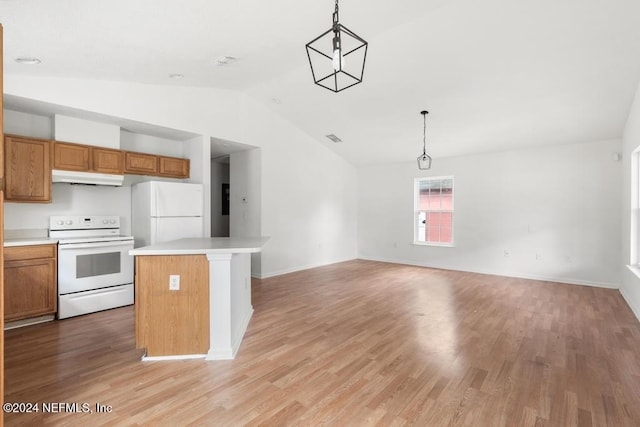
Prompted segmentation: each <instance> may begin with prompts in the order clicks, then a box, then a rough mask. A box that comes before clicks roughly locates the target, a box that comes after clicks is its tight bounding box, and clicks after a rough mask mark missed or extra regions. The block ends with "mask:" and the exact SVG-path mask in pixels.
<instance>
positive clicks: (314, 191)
mask: <svg viewBox="0 0 640 427" xmlns="http://www.w3.org/2000/svg"><path fill="white" fill-rule="evenodd" d="M4 91H5V93H6V94H8V95H14V96H18V97H23V98H28V99H32V100H36V101H41V102H44V103H50V104H54V105H62V106H65V107H69V108H72V109H76V110H83V111H88V112H93V113H98V114H103V115H107V116H110V117H113V118H122V119H124V120H133V121H136V122H141V123H146V124H150V125H155V126H162V127H165V128H170V129H176V130H179V131H185V132H188V133H190V134H197V135H203V138H204V139H206V141H207V142H206V143H204V145H206V149H208V148H209V146H210V144H209V142H208V141H210V139H209V138H210V137H216V138H219V139H224V140H228V141H234V142H239V143H243V144H248V145H252V146H255V147H260V148H262V150H261V175H260V182H261V185H262V196H261V206H260V213H261V215H262V220H261V231H262V234H263V235H265V236H270V237H271V240H270V241H269V242H268V243H267V245H266V246H265V248H264V251H263V254H262V263H261V269H260V275H261V276H262V277H267V276H271V275H275V274H280V273H284V272H288V271H295V270H299V269H302V268H309V267H314V266H318V265H323V264H329V263H333V262H338V261H344V260H348V259H353V258H355V257H356V254H357V247H356V245H357V241H356V214H357V212H356V197H357V194H356V192H357V174H356V171H355V168H354V167H353V166H351V165H350V164H349V163H347V162H346V161H345V160H344V159H342V158H340V157H339V156H338V155H336V154H335V153H333V152H332V151H330V150H329V149H328V148H326V147H324V146H323V145H321V144H319V143H318V142H317V141H315V140H314V139H312V138H310V137H309V136H308V135H306V134H305V133H303V132H301V131H300V130H299V129H298V128H296V127H295V126H293V125H291V124H290V123H289V122H286V121H285V120H283V119H282V118H281V117H280V116H278V115H277V114H275V113H273V112H272V111H271V110H269V109H267V108H266V107H264V106H263V105H262V104H259V103H257V102H256V101H254V100H253V99H252V98H250V97H248V96H245V95H243V94H240V93H238V92H233V91H225V90H218V89H210V88H189V87H178V86H155V85H142V84H137V83H123V82H106V81H94V80H77V79H58V78H40V77H33V76H16V75H7V74H5V76H4ZM204 145H203V146H202V147H199V148H195V147H194V148H193V149H190V150H189V152H190V153H191V154H193V155H201V156H203V157H200V158H199V159H200V163H201V165H199V166H197V167H202V169H201V178H202V180H203V181H201V182H203V183H205V185H206V186H207V187H208V186H209V184H210V177H209V171H210V162H209V157H210V156H209V155H208V154H207V155H206V157H205V156H204V155H205V151H206V149H205V147H204ZM192 159H193V158H192ZM205 163H206V167H205V166H204V165H205ZM193 167H194V165H193V164H192V169H193ZM232 167H233V166H232ZM232 184H233V180H232ZM232 188H233V185H232ZM205 194H206V195H207V196H206V197H207V202H208V198H209V197H210V191H209V189H208V188H207V190H205ZM205 206H207V209H210V202H208V203H206V205H205ZM207 218H210V217H207ZM206 224H207V229H209V227H210V222H209V221H206ZM254 274H255V273H254Z"/></svg>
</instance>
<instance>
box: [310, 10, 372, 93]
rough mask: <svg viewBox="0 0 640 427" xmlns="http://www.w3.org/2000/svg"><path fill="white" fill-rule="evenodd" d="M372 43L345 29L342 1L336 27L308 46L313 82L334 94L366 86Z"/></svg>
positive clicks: (334, 14) (334, 20) (336, 18)
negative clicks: (365, 67)
mask: <svg viewBox="0 0 640 427" xmlns="http://www.w3.org/2000/svg"><path fill="white" fill-rule="evenodd" d="M367 47H368V43H367V42H366V41H364V39H362V38H361V37H360V36H358V35H357V34H356V33H354V32H353V31H351V30H349V29H348V28H347V27H345V26H344V25H342V24H341V23H340V22H339V19H338V0H336V9H335V12H333V25H332V26H331V28H329V29H328V30H327V31H325V32H324V33H322V34H321V35H319V36H318V37H316V38H315V39H313V40H311V41H310V42H309V43H307V44H306V48H307V57H308V58H309V65H310V66H311V74H312V75H313V81H314V82H315V83H316V84H317V85H319V86H322V87H323V88H325V89H329V90H330V91H332V92H340V91H341V90H344V89H346V88H349V87H351V86H353V85H357V84H358V83H361V82H362V76H363V74H364V63H365V61H366V59H367Z"/></svg>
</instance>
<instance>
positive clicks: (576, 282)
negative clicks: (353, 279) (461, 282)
mask: <svg viewBox="0 0 640 427" xmlns="http://www.w3.org/2000/svg"><path fill="white" fill-rule="evenodd" d="M359 258H360V259H364V260H367V261H378V262H389V263H393V264H404V265H414V266H416V267H427V268H437V269H441V270H453V271H464V272H467V273H478V274H490V275H492V276H505V277H515V278H518V279H529V280H539V281H543V282H555V283H566V284H569V285H580V286H593V287H596V288H606V289H620V284H619V283H610V282H596V281H589V280H584V279H571V278H566V277H554V276H537V275H532V274H521V273H518V272H509V271H495V270H488V269H487V270H476V269H457V268H451V267H449V266H440V265H433V264H429V263H417V262H412V261H407V260H397V259H384V258H377V257H366V256H360V257H359Z"/></svg>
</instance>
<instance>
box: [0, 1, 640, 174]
mask: <svg viewBox="0 0 640 427" xmlns="http://www.w3.org/2000/svg"><path fill="white" fill-rule="evenodd" d="M333 9H334V0H322V1H319V0H314V1H311V0H272V1H264V0H236V1H225V2H223V1H212V0H189V1H178V0H137V1H130V0H110V1H99V0H58V1H49V0H0V22H1V23H2V24H3V26H4V44H5V46H4V53H5V73H7V74H31V75H40V76H58V77H70V78H82V79H101V80H119V81H133V82H140V83H150V84H163V85H185V86H207V87H215V88H224V89H231V90H237V91H241V92H245V93H247V94H249V95H250V96H252V97H254V98H256V99H258V100H259V101H262V102H264V103H265V105H267V106H268V107H269V108H271V109H273V110H275V111H277V112H278V113H279V114H281V115H282V116H283V117H284V118H286V119H287V120H289V121H291V122H292V123H293V124H294V125H295V126H297V127H298V128H300V129H302V130H303V131H305V132H306V133H308V134H309V135H311V136H312V137H314V138H316V139H317V140H318V141H319V142H320V143H322V144H325V145H326V146H328V147H329V148H331V149H332V150H335V151H336V152H337V153H338V154H340V155H342V156H343V157H345V158H346V159H347V160H349V161H350V162H351V163H353V164H354V165H356V166H362V165H367V164H372V163H381V162H402V161H414V160H415V158H416V157H417V155H418V154H419V153H420V152H421V150H422V116H421V115H420V114H419V112H420V110H423V109H426V110H429V112H430V114H429V116H428V119H427V151H428V152H430V153H431V155H432V156H433V157H434V158H438V157H443V156H453V155H464V154H468V153H478V152H488V151H495V150H506V149H512V148H521V147H531V146H538V145H550V144H564V143H574V142H584V141H593V140H602V139H613V138H619V137H620V136H621V134H622V130H623V128H624V124H625V121H626V118H627V115H628V112H629V108H630V105H631V101H632V99H633V96H634V92H635V90H636V88H637V86H638V82H639V80H640V2H638V1H637V0H561V1H557V0H555V1H551V0H536V1H533V0H518V1H514V0H485V1H481V2H480V1H477V0H448V1H445V0H404V1H396V2H390V1H386V2H383V1H379V0H342V1H341V2H340V21H341V22H342V23H343V24H344V25H346V26H347V27H349V29H351V30H352V31H354V32H356V33H357V34H358V35H360V36H361V37H363V38H364V39H366V40H367V41H368V42H369V52H368V56H367V64H366V69H365V73H364V82H363V83H362V84H360V85H357V86H354V87H352V88H350V89H347V90H345V91H343V92H340V93H338V94H335V93H332V92H329V91H328V90H326V89H323V88H321V87H319V86H316V85H314V84H313V81H312V78H311V72H310V69H309V64H308V60H307V56H306V52H305V49H304V45H305V43H306V42H308V41H310V40H311V39H313V38H314V37H316V36H317V35H319V34H320V33H322V32H323V31H325V30H327V29H329V27H330V25H331V13H332V12H333ZM224 56H229V57H235V58H236V60H235V61H231V62H229V63H228V64H226V65H219V64H218V59H219V58H221V57H224ZM18 57H37V58H39V59H40V60H41V63H40V64H38V65H31V66H28V65H24V64H19V63H17V62H15V61H14V59H15V58H18ZM170 74H182V75H183V76H184V77H183V78H181V79H172V78H169V75H170ZM327 134H335V135H337V136H338V137H339V138H340V139H342V142H341V143H333V142H331V141H329V140H328V139H327V138H326V137H325V135H327Z"/></svg>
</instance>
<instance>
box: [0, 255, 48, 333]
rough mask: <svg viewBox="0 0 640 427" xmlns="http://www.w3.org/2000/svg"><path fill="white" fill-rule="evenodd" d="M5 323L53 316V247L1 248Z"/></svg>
mask: <svg viewBox="0 0 640 427" xmlns="http://www.w3.org/2000/svg"><path fill="white" fill-rule="evenodd" d="M4 254H5V262H4V320H5V322H12V321H15V320H22V319H28V318H30V317H38V316H44V315H48V314H55V312H56V301H57V286H56V284H57V281H56V276H57V275H56V273H57V247H56V245H34V246H15V247H8V248H4Z"/></svg>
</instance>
